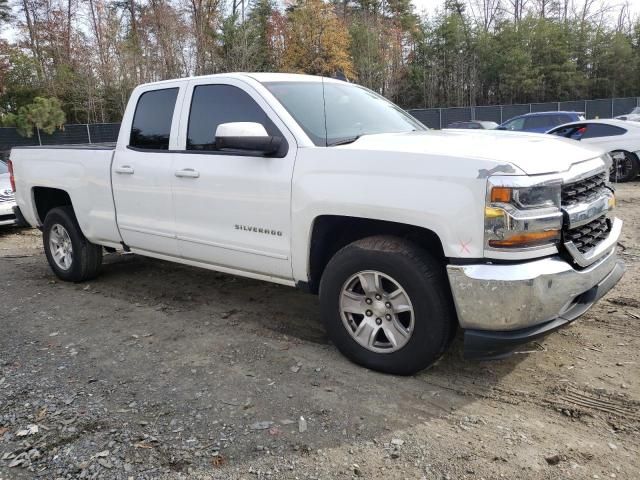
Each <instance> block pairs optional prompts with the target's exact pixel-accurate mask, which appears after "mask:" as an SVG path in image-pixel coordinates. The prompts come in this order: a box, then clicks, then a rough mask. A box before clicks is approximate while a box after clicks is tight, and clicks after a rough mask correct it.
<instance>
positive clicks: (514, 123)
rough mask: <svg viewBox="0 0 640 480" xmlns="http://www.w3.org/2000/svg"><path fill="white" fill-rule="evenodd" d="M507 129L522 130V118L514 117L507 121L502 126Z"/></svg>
mask: <svg viewBox="0 0 640 480" xmlns="http://www.w3.org/2000/svg"><path fill="white" fill-rule="evenodd" d="M504 128H506V129H507V130H522V129H523V128H524V118H516V119H514V120H511V121H509V122H507V123H506V124H505V126H504Z"/></svg>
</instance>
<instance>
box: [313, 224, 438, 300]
mask: <svg viewBox="0 0 640 480" xmlns="http://www.w3.org/2000/svg"><path fill="white" fill-rule="evenodd" d="M372 235H394V236H397V237H401V238H405V239H408V240H411V241H413V242H414V243H416V244H418V245H419V246H420V247H422V248H424V249H425V250H426V251H428V252H429V253H431V254H432V255H434V256H435V257H436V258H438V259H442V260H444V258H445V255H444V251H443V249H442V243H441V242H440V238H439V237H438V235H436V234H435V233H434V232H432V231H431V230H428V229H426V228H422V227H416V226H415V225H406V224H403V223H396V222H388V221H384V220H373V219H368V218H358V217H346V216H337V215H323V216H320V217H318V218H316V220H315V222H314V224H313V231H312V233H311V247H310V252H309V285H308V288H309V290H310V291H311V292H312V293H318V289H319V286H320V278H322V273H323V272H324V268H325V266H326V265H327V263H328V262H329V260H331V257H333V255H335V253H336V252H337V251H338V250H340V249H341V248H342V247H345V246H346V245H348V244H350V243H352V242H355V241H356V240H360V239H361V238H365V237H370V236H372Z"/></svg>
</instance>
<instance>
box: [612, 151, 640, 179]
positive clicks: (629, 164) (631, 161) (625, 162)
mask: <svg viewBox="0 0 640 480" xmlns="http://www.w3.org/2000/svg"><path fill="white" fill-rule="evenodd" d="M611 156H612V157H613V165H612V166H611V172H610V174H609V179H610V180H611V181H612V182H616V183H624V182H630V181H631V180H633V179H635V178H636V177H637V176H638V172H640V161H638V157H636V156H635V154H633V153H630V152H622V151H616V152H611Z"/></svg>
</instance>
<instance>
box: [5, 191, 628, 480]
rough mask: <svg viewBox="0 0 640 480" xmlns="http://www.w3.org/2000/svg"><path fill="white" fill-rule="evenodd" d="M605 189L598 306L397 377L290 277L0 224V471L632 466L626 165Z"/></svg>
mask: <svg viewBox="0 0 640 480" xmlns="http://www.w3.org/2000/svg"><path fill="white" fill-rule="evenodd" d="M618 202H619V203H618V205H619V208H618V215H619V216H621V217H622V218H623V219H624V220H625V222H626V225H625V229H624V233H623V239H622V242H621V247H620V250H621V255H622V258H624V259H625V262H626V264H627V267H628V271H627V273H626V275H625V277H624V278H623V280H622V282H621V283H620V284H619V285H618V287H616V289H614V290H613V291H612V292H610V293H609V295H608V296H607V297H606V298H605V299H604V300H602V301H601V302H600V303H599V304H598V305H597V306H596V307H594V308H593V309H592V310H591V311H590V312H588V313H587V314H586V315H585V316H583V317H582V318H581V319H580V320H578V321H577V322H574V323H573V324H572V325H570V326H568V327H567V328H565V329H563V330H561V331H559V332H556V333H554V334H552V335H550V336H548V337H547V338H545V339H544V340H542V341H540V342H534V343H532V344H529V345H527V346H525V347H524V348H523V349H522V352H520V353H518V354H515V355H513V356H512V357H510V358H508V359H506V360H502V361H496V362H470V361H464V360H463V359H462V345H461V340H460V338H458V339H457V340H456V342H455V343H454V345H453V348H452V350H451V351H450V352H449V353H448V354H447V355H446V356H445V357H444V358H443V359H442V360H441V361H440V362H439V363H438V364H437V365H436V366H435V367H433V368H431V369H430V370H427V371H424V372H422V373H421V374H419V375H416V376H414V377H408V378H401V377H393V376H387V375H382V374H378V373H374V372H371V371H367V370H365V369H363V368H360V367H357V366H355V365H352V364H350V363H349V362H348V361H347V360H346V359H344V358H343V357H342V356H341V355H340V354H339V353H338V352H337V351H336V350H335V348H333V347H332V346H331V345H330V344H328V342H327V339H326V336H325V332H324V331H323V327H322V325H321V324H320V321H319V318H318V305H317V303H318V302H317V299H316V298H315V297H313V296H310V295H306V294H303V293H301V292H298V291H296V290H294V289H290V288H287V287H281V286H277V285H270V284H266V283H261V282H257V281H253V280H247V279H242V278H237V277H233V276H229V275H223V274H219V273H215V272H209V271H204V270H199V269H195V268H190V267H186V266H180V265H174V264H170V263H166V262H162V261H157V260H150V259H145V258H141V257H137V256H134V255H126V256H124V255H117V254H114V255H108V256H106V257H105V265H104V269H103V273H102V275H101V276H100V277H99V278H98V279H97V280H95V281H93V282H91V283H88V284H68V283H62V282H59V281H57V279H56V278H55V277H54V275H53V274H52V273H51V271H50V270H49V267H48V265H47V262H46V260H45V257H44V254H43V252H42V247H41V239H40V233H39V232H38V231H34V230H16V229H3V230H0V257H1V259H0V278H1V280H0V282H1V285H2V289H1V291H0V305H1V306H2V307H1V309H0V332H1V333H0V480H6V479H26V478H46V479H55V478H74V479H76V478H108V479H129V478H131V479H147V478H167V479H174V478H187V477H189V478H201V479H208V478H221V479H226V478H245V479H255V478H260V479H262V478H272V479H280V478H287V479H289V478H290V479H294V478H300V479H307V478H322V479H333V478H352V477H362V478H377V479H387V478H411V479H420V478H426V479H462V478H468V479H481V478H484V479H494V478H506V479H515V478H518V479H529V478H531V479H557V478H570V479H582V478H589V479H592V478H601V479H604V478H622V479H633V480H635V479H638V478H640V408H639V406H640V375H639V368H638V366H639V362H640V354H639V352H640V333H639V330H638V326H639V320H640V295H638V294H639V293H640V289H639V288H638V284H639V283H640V245H639V240H640V208H639V205H640V183H639V182H634V183H632V184H625V185H621V186H620V187H619V189H618ZM300 417H304V419H305V422H302V423H306V431H301V430H304V428H300V427H304V425H300V420H299V419H300Z"/></svg>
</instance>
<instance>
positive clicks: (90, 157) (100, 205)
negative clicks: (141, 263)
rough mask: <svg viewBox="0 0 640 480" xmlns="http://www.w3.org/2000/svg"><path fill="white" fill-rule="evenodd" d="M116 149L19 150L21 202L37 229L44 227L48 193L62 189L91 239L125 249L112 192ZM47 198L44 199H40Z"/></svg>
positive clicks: (17, 174)
mask: <svg viewBox="0 0 640 480" xmlns="http://www.w3.org/2000/svg"><path fill="white" fill-rule="evenodd" d="M114 152H115V144H112V143H108V144H107V143H100V144H94V145H47V146H44V145H43V146H35V147H16V148H14V149H12V150H11V154H10V156H9V158H10V159H11V161H12V163H13V170H14V173H15V181H16V200H17V201H18V205H21V206H22V207H21V209H22V214H23V215H24V217H25V219H26V220H27V222H29V224H31V225H32V226H41V225H42V222H43V221H44V218H41V217H42V215H41V212H42V208H43V207H42V203H39V200H38V199H39V198H43V197H45V198H46V189H56V190H62V191H63V192H66V193H67V194H68V195H69V198H70V199H71V203H72V206H73V209H74V212H75V215H76V218H77V219H78V223H79V224H80V227H81V228H82V231H83V233H84V234H85V236H86V237H87V238H88V239H89V240H90V241H92V242H94V243H101V244H115V245H117V244H119V242H120V240H121V239H120V234H119V233H118V229H117V225H116V215H115V207H114V203H113V195H112V193H111V161H112V159H113V155H114ZM43 192H44V193H45V195H44V196H42V195H40V194H41V193H43Z"/></svg>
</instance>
